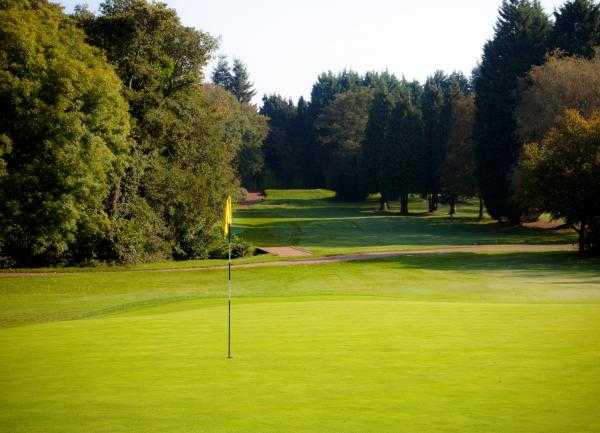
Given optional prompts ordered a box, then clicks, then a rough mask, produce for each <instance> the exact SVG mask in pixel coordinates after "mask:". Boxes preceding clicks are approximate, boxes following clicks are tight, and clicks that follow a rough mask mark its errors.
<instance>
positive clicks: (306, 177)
mask: <svg viewBox="0 0 600 433" xmlns="http://www.w3.org/2000/svg"><path fill="white" fill-rule="evenodd" d="M310 128H311V124H310V104H309V103H307V102H306V101H305V99H304V98H303V97H302V96H301V97H300V98H299V99H298V104H297V106H296V118H295V121H294V132H293V136H294V147H295V148H296V149H297V152H298V155H299V158H300V165H301V167H302V170H301V173H300V177H301V180H302V185H303V186H318V183H315V182H318V176H319V170H318V169H317V167H316V166H315V165H314V164H315V162H314V155H313V154H312V147H311V139H312V134H311V129H310Z"/></svg>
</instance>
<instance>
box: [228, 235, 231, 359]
mask: <svg viewBox="0 0 600 433" xmlns="http://www.w3.org/2000/svg"><path fill="white" fill-rule="evenodd" d="M227 228H228V230H227V231H228V244H229V254H228V259H227V271H228V279H227V285H228V296H227V359H231V223H228V227H227Z"/></svg>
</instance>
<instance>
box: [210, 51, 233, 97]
mask: <svg viewBox="0 0 600 433" xmlns="http://www.w3.org/2000/svg"><path fill="white" fill-rule="evenodd" d="M211 78H212V82H213V83H214V84H216V85H217V86H221V87H223V88H224V89H226V90H229V91H230V92H231V89H232V85H233V76H232V75H231V68H230V67H229V62H228V61H227V58H226V57H225V56H219V60H218V62H217V66H216V67H215V69H214V71H213V73H212V77H211Z"/></svg>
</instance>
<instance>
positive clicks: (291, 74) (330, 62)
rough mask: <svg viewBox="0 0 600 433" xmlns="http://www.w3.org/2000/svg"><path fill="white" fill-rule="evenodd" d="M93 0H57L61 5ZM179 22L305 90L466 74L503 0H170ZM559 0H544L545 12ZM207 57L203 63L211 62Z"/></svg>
mask: <svg viewBox="0 0 600 433" xmlns="http://www.w3.org/2000/svg"><path fill="white" fill-rule="evenodd" d="M82 2H83V3H84V4H86V3H87V4H88V6H89V7H90V9H92V10H96V9H97V6H98V4H99V3H100V2H99V1H95V0H87V1H86V0H79V1H78V0H61V1H60V3H61V4H62V5H64V6H65V8H66V10H67V11H69V12H70V11H71V10H72V8H73V7H74V5H76V4H80V3H82ZM167 3H168V4H169V5H170V6H171V7H173V8H175V9H176V10H177V12H178V14H179V16H180V18H181V20H182V22H183V23H184V24H185V25H187V26H191V27H195V28H197V29H200V30H203V31H206V32H209V33H211V34H212V35H214V36H218V37H219V38H220V40H221V43H220V49H219V51H218V53H219V54H225V55H227V56H228V57H238V58H240V59H241V60H242V61H244V62H245V63H246V65H247V66H248V70H249V72H250V76H251V78H252V81H253V82H254V84H255V88H256V90H257V93H258V95H257V97H256V98H255V100H256V102H258V101H259V100H260V98H261V97H262V95H263V94H265V93H279V94H281V95H283V96H286V97H292V98H294V99H297V98H298V97H299V96H300V95H303V96H304V97H309V96H310V90H311V86H312V83H313V82H314V81H315V79H316V77H317V75H318V74H319V73H320V72H323V71H328V70H331V71H340V70H342V69H344V68H346V69H353V70H355V71H358V72H366V71H371V70H377V71H380V70H385V69H387V70H389V71H390V72H393V73H394V74H396V75H397V76H398V77H401V76H405V77H406V78H407V79H409V80H412V79H418V80H420V81H423V80H424V79H425V78H426V77H427V76H428V75H429V74H431V73H433V72H434V71H435V70H437V69H442V70H444V71H446V72H452V71H454V70H457V71H463V72H464V73H465V74H467V75H469V74H470V72H471V70H472V69H473V68H474V67H475V65H476V64H477V62H478V60H479V59H480V57H481V51H482V47H483V44H484V43H485V41H486V40H488V39H489V38H490V37H491V35H492V32H493V27H494V23H495V21H496V18H497V11H498V7H499V5H500V3H501V0H452V1H449V0H401V1H400V0H303V1H299V0H296V1H291V0H230V1H228V0H214V1H203V0H200V1H190V0H187V1H186V0H168V1H167ZM562 3H563V0H542V4H543V5H544V7H545V8H546V10H547V11H548V12H549V13H551V12H552V11H553V10H554V8H555V7H558V6H560V5H561V4H562ZM212 67H213V64H211V65H210V66H209V72H210V69H212Z"/></svg>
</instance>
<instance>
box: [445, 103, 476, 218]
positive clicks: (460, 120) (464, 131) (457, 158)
mask: <svg viewBox="0 0 600 433" xmlns="http://www.w3.org/2000/svg"><path fill="white" fill-rule="evenodd" d="M474 118H475V100H474V97H473V96H471V95H469V96H459V97H458V98H457V100H456V101H455V104H454V109H453V111H452V122H451V127H450V137H449V140H448V148H447V151H446V158H445V159H444V163H443V165H442V170H441V190H442V193H443V194H444V196H445V197H446V198H447V200H448V203H449V205H450V212H449V213H450V215H454V214H455V213H456V202H457V200H458V199H459V198H461V197H465V198H469V197H473V196H474V195H476V194H477V193H478V187H477V178H476V177H475V161H474V157H475V155H474V149H473V146H474V145H473V122H474ZM482 213H483V209H482V208H481V206H480V216H479V217H480V218H482V216H483V215H482Z"/></svg>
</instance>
